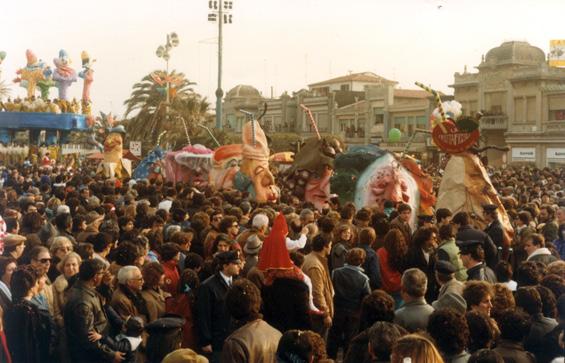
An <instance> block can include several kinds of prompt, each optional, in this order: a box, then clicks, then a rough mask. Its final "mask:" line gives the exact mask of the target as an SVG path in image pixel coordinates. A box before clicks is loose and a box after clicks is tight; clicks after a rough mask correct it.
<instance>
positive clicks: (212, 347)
mask: <svg viewBox="0 0 565 363" xmlns="http://www.w3.org/2000/svg"><path fill="white" fill-rule="evenodd" d="M215 259H216V262H217V264H216V265H217V270H218V271H217V272H216V273H215V274H214V275H212V276H210V277H209V278H208V279H206V280H205V281H204V282H203V283H202V285H201V286H200V289H199V290H198V296H197V299H196V309H197V311H198V314H197V316H196V319H197V328H198V336H199V338H200V346H201V349H202V351H203V352H204V353H206V354H207V355H209V357H210V358H211V361H212V362H213V363H216V362H220V356H221V353H222V347H223V344H224V340H225V339H226V338H227V337H228V335H229V334H230V333H231V331H230V329H229V327H230V314H229V312H228V310H227V306H226V295H227V293H228V291H229V289H230V287H231V285H232V282H233V280H234V278H236V277H237V276H238V275H239V272H240V270H241V264H242V263H241V260H240V258H239V253H238V252H237V251H228V252H221V253H218V254H217V255H216V257H215Z"/></svg>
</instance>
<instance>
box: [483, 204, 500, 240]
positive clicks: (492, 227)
mask: <svg viewBox="0 0 565 363" xmlns="http://www.w3.org/2000/svg"><path fill="white" fill-rule="evenodd" d="M497 208H498V206H497V205H495V204H485V205H483V216H484V218H485V220H486V222H487V223H488V225H487V228H485V233H486V234H488V236H489V237H490V239H491V240H492V241H493V242H494V244H495V245H496V247H499V248H500V247H503V245H504V230H503V229H502V223H500V221H499V220H498V215H497V214H496V210H497Z"/></svg>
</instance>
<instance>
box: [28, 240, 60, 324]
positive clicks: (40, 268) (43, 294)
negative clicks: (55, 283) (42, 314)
mask: <svg viewBox="0 0 565 363" xmlns="http://www.w3.org/2000/svg"><path fill="white" fill-rule="evenodd" d="M29 256H30V258H31V260H30V265H31V266H32V267H33V268H34V269H36V270H37V273H38V275H39V277H38V280H41V281H42V282H44V283H43V284H42V287H41V288H40V289H39V291H38V294H37V295H36V296H34V298H33V299H34V301H35V302H37V303H38V304H39V306H40V308H42V309H47V310H48V311H49V313H50V314H51V316H53V315H54V310H53V306H54V305H53V290H52V288H51V280H49V277H47V272H49V268H50V267H51V254H50V253H49V250H48V249H47V248H46V247H43V246H35V247H33V248H32V249H31V251H30V253H29Z"/></svg>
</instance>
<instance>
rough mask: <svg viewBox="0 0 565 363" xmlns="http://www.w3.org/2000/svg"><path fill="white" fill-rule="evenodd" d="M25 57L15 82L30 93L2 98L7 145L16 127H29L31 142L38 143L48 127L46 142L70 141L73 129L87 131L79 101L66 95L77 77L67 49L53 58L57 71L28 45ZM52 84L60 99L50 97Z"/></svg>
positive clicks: (0, 116) (0, 121)
mask: <svg viewBox="0 0 565 363" xmlns="http://www.w3.org/2000/svg"><path fill="white" fill-rule="evenodd" d="M26 59H27V63H26V65H25V66H24V67H22V68H20V69H18V71H17V72H16V73H17V78H16V79H14V82H15V83H19V84H20V86H21V87H24V88H25V89H26V95H27V97H26V98H25V99H24V100H21V99H19V98H16V99H14V100H12V99H11V98H8V99H7V100H5V101H4V102H2V111H3V112H0V142H1V143H2V144H4V146H8V145H11V144H13V142H14V140H15V132H16V131H29V145H30V146H39V144H40V134H41V132H42V131H45V139H44V141H43V144H45V145H47V146H49V145H60V144H63V143H66V142H67V141H68V137H69V134H70V132H71V131H87V130H88V125H87V123H86V115H83V114H81V113H80V106H79V104H78V101H76V100H69V99H68V96H67V89H68V87H69V86H70V84H71V83H73V82H75V81H76V79H77V75H76V72H75V71H74V69H72V68H71V67H70V65H69V61H70V60H69V57H68V54H67V53H66V52H65V51H64V50H61V51H60V52H59V56H58V57H57V58H55V59H54V60H53V63H54V65H55V70H54V71H53V70H51V67H49V66H47V65H46V64H45V63H44V62H42V61H40V60H38V58H37V56H36V55H35V54H34V53H33V52H32V51H31V50H29V49H28V50H27V51H26ZM51 87H57V89H58V91H59V98H58V99H54V100H50V99H49V89H50V88H51ZM38 92H39V94H38Z"/></svg>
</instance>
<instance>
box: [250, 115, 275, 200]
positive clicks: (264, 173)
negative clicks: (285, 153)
mask: <svg viewBox="0 0 565 363" xmlns="http://www.w3.org/2000/svg"><path fill="white" fill-rule="evenodd" d="M242 141H243V148H242V162H241V168H240V171H241V173H243V174H244V175H245V176H247V177H248V178H249V179H250V181H251V183H252V184H253V190H251V194H252V195H254V197H255V200H256V201H257V202H259V203H265V202H273V201H276V200H277V199H278V198H279V196H280V191H279V188H278V187H277V186H276V185H275V177H274V176H273V174H272V173H271V171H270V170H269V154H270V152H269V147H268V145H267V137H266V136H265V133H264V132H263V129H262V128H261V126H260V125H259V123H258V122H257V121H256V120H252V121H248V122H247V123H246V124H245V125H244V126H243V130H242Z"/></svg>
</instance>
